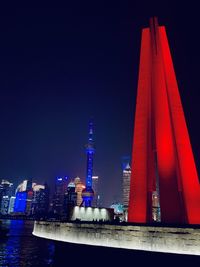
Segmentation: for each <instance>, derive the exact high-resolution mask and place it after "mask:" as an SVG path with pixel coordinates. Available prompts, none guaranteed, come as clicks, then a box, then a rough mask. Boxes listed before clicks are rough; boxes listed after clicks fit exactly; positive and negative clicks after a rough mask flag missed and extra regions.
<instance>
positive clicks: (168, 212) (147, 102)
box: [128, 18, 200, 224]
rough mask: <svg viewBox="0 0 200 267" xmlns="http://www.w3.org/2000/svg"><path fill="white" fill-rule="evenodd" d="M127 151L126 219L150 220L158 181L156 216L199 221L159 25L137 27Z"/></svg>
mask: <svg viewBox="0 0 200 267" xmlns="http://www.w3.org/2000/svg"><path fill="white" fill-rule="evenodd" d="M140 53H141V54H140V68H139V79H138V92H137V104H136V113H135V125H134V139H133V152H132V176H131V185H130V199H129V210H128V221H129V222H141V223H147V222H151V221H152V193H153V192H154V191H156V188H157V187H159V195H160V210H161V222H163V223H188V224H200V184H199V179H198V174H197V170H196V166H195V162H194V157H193V153H192V148H191V144H190V139H189V135H188V131H187V126H186V122H185V118H184V113H183V108H182V104H181V99H180V96H179V91H178V85H177V81H176V76H175V72H174V67H173V63H172V58H171V54H170V49H169V45H168V40H167V35H166V31H165V27H164V26H158V22H157V19H156V18H151V19H150V27H149V28H145V29H143V30H142V42H141V52H140Z"/></svg>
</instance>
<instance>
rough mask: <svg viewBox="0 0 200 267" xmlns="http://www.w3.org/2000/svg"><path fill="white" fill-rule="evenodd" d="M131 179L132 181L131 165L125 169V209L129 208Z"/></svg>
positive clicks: (123, 186)
mask: <svg viewBox="0 0 200 267" xmlns="http://www.w3.org/2000/svg"><path fill="white" fill-rule="evenodd" d="M130 179H131V167H130V165H129V163H127V165H126V166H125V167H124V169H123V185H122V188H123V205H124V208H126V209H127V208H128V204H129V193H130Z"/></svg>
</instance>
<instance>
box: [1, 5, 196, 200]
mask: <svg viewBox="0 0 200 267" xmlns="http://www.w3.org/2000/svg"><path fill="white" fill-rule="evenodd" d="M66 2H67V1H66ZM70 2H72V3H70ZM147 3H149V4H147ZM147 3H146V2H144V1H140V3H139V1H125V0H123V1H109V0H107V1H105V2H104V1H69V4H65V6H60V7H56V6H55V5H53V6H50V5H49V6H48V7H47V6H46V7H42V6H40V7H30V6H23V7H20V6H19V5H18V6H12V5H11V6H10V7H1V8H0V121H1V124H0V178H4V179H8V180H10V181H11V182H14V183H15V184H16V185H17V184H18V183H19V182H21V181H22V180H23V179H27V178H33V180H34V181H36V182H38V183H44V182H45V181H47V182H48V183H49V184H50V186H51V187H53V184H54V180H55V177H56V176H66V175H67V176H69V177H70V178H74V177H76V176H79V177H80V178H82V179H83V180H84V179H85V173H86V154H85V151H84V146H85V144H86V143H87V138H88V121H89V119H90V117H93V118H94V123H95V145H96V154H95V159H94V174H95V175H98V176H99V179H100V190H101V195H102V200H103V204H104V205H110V204H111V203H112V202H113V201H119V200H121V182H122V170H121V158H122V157H123V156H127V155H128V156H130V155H131V147H132V135H133V123H134V113H135V100H136V89H137V79H138V78H137V77H138V68H139V52H140V38H141V29H142V28H143V27H146V26H148V23H149V18H150V17H151V16H153V15H156V16H158V20H159V23H160V25H165V26H166V30H167V34H168V39H169V44H170V48H171V53H172V57H173V62H174V66H175V71H176V75H177V80H178V84H179V91H180V94H181V98H182V103H183V108H184V112H185V116H186V120H187V125H188V130H189V134H190V138H191V143H192V146H193V151H194V156H195V161H196V164H197V168H198V172H199V173H200V141H199V136H200V126H199V114H200V104H199V103H200V38H199V32H200V22H199V8H198V7H197V6H195V5H194V3H193V4H192V2H191V1H190V6H187V5H186V4H185V3H184V2H183V1H182V2H181V5H180V4H178V3H175V1H173V3H172V4H171V3H170V2H169V1H167V3H166V2H164V1H160V4H157V5H156V4H155V3H154V2H152V1H147Z"/></svg>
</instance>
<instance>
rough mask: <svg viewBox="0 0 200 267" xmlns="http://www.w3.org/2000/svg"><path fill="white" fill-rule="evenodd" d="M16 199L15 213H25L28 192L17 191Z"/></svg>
mask: <svg viewBox="0 0 200 267" xmlns="http://www.w3.org/2000/svg"><path fill="white" fill-rule="evenodd" d="M15 196H16V199H15V205H14V212H15V213H21V214H25V212H26V200H27V192H26V191H23V192H20V191H19V192H17V193H16V195H15Z"/></svg>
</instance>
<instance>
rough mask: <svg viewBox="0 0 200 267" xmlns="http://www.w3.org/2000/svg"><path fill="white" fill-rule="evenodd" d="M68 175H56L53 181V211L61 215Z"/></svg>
mask: <svg viewBox="0 0 200 267" xmlns="http://www.w3.org/2000/svg"><path fill="white" fill-rule="evenodd" d="M67 185H68V177H57V178H56V183H55V193H54V197H53V213H55V214H58V215H61V214H62V213H63V206H64V197H65V193H66V192H67Z"/></svg>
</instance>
